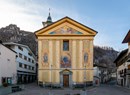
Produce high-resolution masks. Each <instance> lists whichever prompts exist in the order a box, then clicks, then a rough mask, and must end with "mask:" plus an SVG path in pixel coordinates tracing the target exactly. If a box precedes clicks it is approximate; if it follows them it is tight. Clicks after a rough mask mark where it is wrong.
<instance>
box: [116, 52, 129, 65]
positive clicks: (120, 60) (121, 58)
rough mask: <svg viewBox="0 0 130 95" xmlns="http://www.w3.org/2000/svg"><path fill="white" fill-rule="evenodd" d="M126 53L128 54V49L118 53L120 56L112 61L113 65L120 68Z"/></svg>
mask: <svg viewBox="0 0 130 95" xmlns="http://www.w3.org/2000/svg"><path fill="white" fill-rule="evenodd" d="M127 53H128V49H125V50H123V51H121V52H120V54H119V55H118V57H117V58H116V59H115V61H114V63H116V66H120V65H122V64H123V63H124V61H125V60H126V58H127Z"/></svg>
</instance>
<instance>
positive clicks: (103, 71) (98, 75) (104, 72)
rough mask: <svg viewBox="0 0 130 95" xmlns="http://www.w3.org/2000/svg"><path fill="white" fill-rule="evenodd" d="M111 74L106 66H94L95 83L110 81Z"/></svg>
mask: <svg viewBox="0 0 130 95" xmlns="http://www.w3.org/2000/svg"><path fill="white" fill-rule="evenodd" d="M110 78H111V74H110V73H109V72H108V69H107V67H106V66H101V65H94V83H95V84H97V83H106V82H108V81H109V80H110Z"/></svg>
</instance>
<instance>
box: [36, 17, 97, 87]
mask: <svg viewBox="0 0 130 95" xmlns="http://www.w3.org/2000/svg"><path fill="white" fill-rule="evenodd" d="M43 25H44V27H43V28H42V29H40V30H38V31H36V32H35V35H36V36H37V39H38V64H39V68H38V82H39V85H40V84H42V85H43V86H47V85H52V86H60V87H72V86H73V85H84V83H90V84H92V82H93V41H94V37H95V35H96V34H97V32H96V31H95V30H93V29H91V28H89V27H87V26H85V25H83V24H81V23H79V22H77V21H75V20H73V19H71V18H69V17H64V18H62V19H60V20H58V21H56V22H52V20H51V17H50V14H49V17H48V19H47V21H46V22H43Z"/></svg>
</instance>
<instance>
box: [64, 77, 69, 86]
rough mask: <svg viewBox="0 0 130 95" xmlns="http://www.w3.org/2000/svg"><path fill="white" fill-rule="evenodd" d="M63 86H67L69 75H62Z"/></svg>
mask: <svg viewBox="0 0 130 95" xmlns="http://www.w3.org/2000/svg"><path fill="white" fill-rule="evenodd" d="M63 86H64V87H69V75H63Z"/></svg>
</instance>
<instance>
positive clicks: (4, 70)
mask: <svg viewBox="0 0 130 95" xmlns="http://www.w3.org/2000/svg"><path fill="white" fill-rule="evenodd" d="M15 59H16V52H14V51H13V50H11V49H9V48H7V47H6V46H4V45H3V44H2V43H0V86H1V85H2V84H3V83H8V84H15V83H16V82H17V80H16V79H17V78H16V76H17V72H16V61H15Z"/></svg>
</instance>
